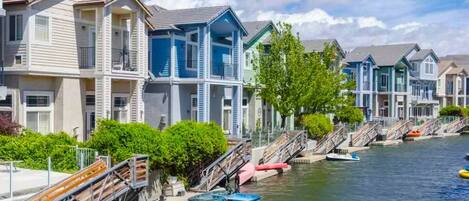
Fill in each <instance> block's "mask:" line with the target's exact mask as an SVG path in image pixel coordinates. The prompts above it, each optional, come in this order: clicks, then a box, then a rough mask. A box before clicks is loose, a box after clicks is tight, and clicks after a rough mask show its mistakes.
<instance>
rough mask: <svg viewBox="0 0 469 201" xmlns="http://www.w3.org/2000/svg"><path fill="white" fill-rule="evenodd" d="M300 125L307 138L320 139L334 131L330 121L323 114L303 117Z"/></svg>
mask: <svg viewBox="0 0 469 201" xmlns="http://www.w3.org/2000/svg"><path fill="white" fill-rule="evenodd" d="M301 124H303V126H304V127H305V128H306V129H307V130H308V134H309V137H316V138H321V137H323V136H325V135H327V134H328V133H330V132H332V131H333V130H334V125H332V123H331V120H329V118H327V116H326V115H324V114H308V115H303V116H302V118H301Z"/></svg>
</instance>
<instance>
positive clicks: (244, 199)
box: [225, 193, 261, 201]
mask: <svg viewBox="0 0 469 201" xmlns="http://www.w3.org/2000/svg"><path fill="white" fill-rule="evenodd" d="M225 199H226V200H227V201H259V200H261V196H259V195H257V194H248V193H233V194H231V195H227V196H225Z"/></svg>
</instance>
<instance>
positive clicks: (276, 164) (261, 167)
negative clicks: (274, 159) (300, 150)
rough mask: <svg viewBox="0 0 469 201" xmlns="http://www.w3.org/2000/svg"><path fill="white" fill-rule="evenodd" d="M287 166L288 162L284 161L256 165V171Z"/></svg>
mask: <svg viewBox="0 0 469 201" xmlns="http://www.w3.org/2000/svg"><path fill="white" fill-rule="evenodd" d="M287 167H288V164H286V163H273V164H263V165H258V166H256V171H261V170H274V169H282V168H287Z"/></svg>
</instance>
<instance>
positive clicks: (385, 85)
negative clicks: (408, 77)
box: [379, 73, 389, 88]
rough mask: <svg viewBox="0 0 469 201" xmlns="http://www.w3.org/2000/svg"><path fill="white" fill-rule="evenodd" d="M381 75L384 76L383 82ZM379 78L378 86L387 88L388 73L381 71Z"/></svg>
mask: <svg viewBox="0 0 469 201" xmlns="http://www.w3.org/2000/svg"><path fill="white" fill-rule="evenodd" d="M383 76H386V82H383ZM379 79H380V80H381V84H380V86H379V87H381V88H383V87H386V88H387V87H388V82H389V74H387V73H381V75H380V78H379ZM383 83H385V84H384V85H383Z"/></svg>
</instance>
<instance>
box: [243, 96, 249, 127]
mask: <svg viewBox="0 0 469 201" xmlns="http://www.w3.org/2000/svg"><path fill="white" fill-rule="evenodd" d="M242 108H243V127H244V128H246V126H247V125H248V122H249V121H248V120H249V113H248V98H247V97H244V98H243V105H242Z"/></svg>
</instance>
